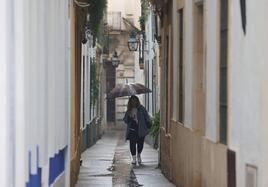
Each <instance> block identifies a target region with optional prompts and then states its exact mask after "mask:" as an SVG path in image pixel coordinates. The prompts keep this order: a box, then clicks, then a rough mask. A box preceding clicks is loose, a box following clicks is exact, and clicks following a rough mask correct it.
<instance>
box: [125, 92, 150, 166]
mask: <svg viewBox="0 0 268 187" xmlns="http://www.w3.org/2000/svg"><path fill="white" fill-rule="evenodd" d="M123 120H124V122H125V123H126V124H127V131H126V139H127V140H129V145H130V152H131V155H132V164H134V165H136V160H138V163H139V164H141V162H142V160H141V152H142V150H143V145H144V139H145V136H146V135H147V134H148V132H149V129H148V128H149V125H150V117H149V115H148V112H147V111H146V109H145V108H144V106H142V105H141V104H140V101H139V98H138V97H137V96H131V97H130V98H129V101H128V106H127V111H126V113H125V117H124V119H123ZM136 153H138V154H137V156H136Z"/></svg>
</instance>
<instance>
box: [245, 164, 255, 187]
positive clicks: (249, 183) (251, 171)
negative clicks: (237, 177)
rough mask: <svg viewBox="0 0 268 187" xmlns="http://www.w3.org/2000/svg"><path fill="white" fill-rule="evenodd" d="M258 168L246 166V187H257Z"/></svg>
mask: <svg viewBox="0 0 268 187" xmlns="http://www.w3.org/2000/svg"><path fill="white" fill-rule="evenodd" d="M257 170H258V169H257V167H256V166H252V165H249V164H247V165H246V187H257Z"/></svg>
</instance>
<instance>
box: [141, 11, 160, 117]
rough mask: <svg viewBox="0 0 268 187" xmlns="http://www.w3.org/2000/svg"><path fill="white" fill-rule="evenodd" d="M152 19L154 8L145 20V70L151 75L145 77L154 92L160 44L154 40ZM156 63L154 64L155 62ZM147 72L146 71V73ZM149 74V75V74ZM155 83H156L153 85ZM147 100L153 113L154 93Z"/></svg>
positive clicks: (150, 111)
mask: <svg viewBox="0 0 268 187" xmlns="http://www.w3.org/2000/svg"><path fill="white" fill-rule="evenodd" d="M152 19H155V18H154V13H153V10H152V9H151V10H150V12H149V15H148V17H147V20H146V22H145V35H146V45H147V47H145V48H146V50H145V56H144V58H145V63H148V65H147V66H146V65H144V72H146V74H148V75H149V79H148V77H144V79H148V81H149V88H150V89H151V90H152V92H153V91H154V90H153V87H156V86H157V85H156V84H155V83H154V82H153V73H154V72H153V66H156V70H157V68H158V64H157V61H156V58H155V57H156V55H157V53H156V51H157V48H158V45H157V42H155V40H154V34H155V33H154V32H153V27H154V25H153V21H152ZM153 63H154V64H153ZM146 67H147V69H146ZM144 74H145V73H144ZM148 75H147V76H148ZM153 84H154V85H153ZM158 92H159V90H158V89H157V88H156V93H155V94H157V93H158ZM147 96H148V97H147V101H146V100H145V101H144V102H146V103H147V102H148V101H149V106H147V107H148V108H147V110H148V112H149V113H150V114H151V115H153V112H154V111H153V107H154V106H155V103H153V102H155V101H153V93H149V94H147ZM144 104H145V103H144ZM158 110H159V108H156V109H155V111H156V112H157V111H158Z"/></svg>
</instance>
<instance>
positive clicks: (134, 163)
mask: <svg viewBox="0 0 268 187" xmlns="http://www.w3.org/2000/svg"><path fill="white" fill-rule="evenodd" d="M131 164H133V165H136V155H133V156H132V162H131Z"/></svg>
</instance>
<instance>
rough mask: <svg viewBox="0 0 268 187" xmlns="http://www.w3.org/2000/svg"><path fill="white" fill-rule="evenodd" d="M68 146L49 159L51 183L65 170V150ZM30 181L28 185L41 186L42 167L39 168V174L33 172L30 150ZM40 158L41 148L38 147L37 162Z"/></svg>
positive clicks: (27, 186)
mask: <svg viewBox="0 0 268 187" xmlns="http://www.w3.org/2000/svg"><path fill="white" fill-rule="evenodd" d="M66 151H67V146H66V147H65V148H64V149H62V150H60V151H59V152H58V153H57V154H55V156H54V157H52V158H50V159H49V185H51V184H53V183H54V182H55V180H56V179H57V177H58V176H59V175H60V174H61V173H62V172H63V171H64V170H65V152H66ZM28 159H29V181H28V182H27V183H26V187H41V181H42V169H41V168H38V170H37V174H31V160H32V154H31V152H29V154H28ZM38 160H39V148H38V147H37V163H38Z"/></svg>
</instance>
